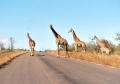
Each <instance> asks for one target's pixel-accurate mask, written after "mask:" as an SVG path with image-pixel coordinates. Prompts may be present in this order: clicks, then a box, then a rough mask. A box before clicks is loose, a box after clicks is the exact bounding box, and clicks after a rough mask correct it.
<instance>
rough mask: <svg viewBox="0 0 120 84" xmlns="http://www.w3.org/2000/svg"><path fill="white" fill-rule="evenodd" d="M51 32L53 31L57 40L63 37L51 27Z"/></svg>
mask: <svg viewBox="0 0 120 84" xmlns="http://www.w3.org/2000/svg"><path fill="white" fill-rule="evenodd" d="M51 30H52V32H53V34H54V36H55V38H56V39H57V38H59V37H61V36H60V35H59V34H58V33H57V32H56V31H55V30H54V29H53V27H51Z"/></svg>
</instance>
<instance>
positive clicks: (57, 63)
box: [0, 52, 120, 84]
mask: <svg viewBox="0 0 120 84" xmlns="http://www.w3.org/2000/svg"><path fill="white" fill-rule="evenodd" d="M0 84H120V70H119V69H114V68H110V67H106V66H102V65H97V64H94V63H89V62H85V61H80V60H75V59H71V58H63V57H61V58H56V56H55V55H52V54H48V53H43V52H42V53H35V56H34V57H30V56H29V53H27V54H24V55H21V56H19V57H17V58H16V59H14V60H12V61H11V62H10V63H9V64H8V65H5V66H4V67H2V68H1V69H0Z"/></svg>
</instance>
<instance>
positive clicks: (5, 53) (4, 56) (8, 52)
mask: <svg viewBox="0 0 120 84" xmlns="http://www.w3.org/2000/svg"><path fill="white" fill-rule="evenodd" d="M14 43H15V39H13V38H12V37H11V38H10V39H9V44H10V45H9V46H8V48H5V44H4V43H3V42H2V41H0V67H1V66H2V65H3V64H6V63H8V62H9V61H10V60H12V59H14V58H15V57H17V56H20V55H21V54H24V53H27V52H28V50H26V49H15V47H14Z"/></svg>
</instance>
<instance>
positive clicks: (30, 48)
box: [30, 48, 32, 56]
mask: <svg viewBox="0 0 120 84" xmlns="http://www.w3.org/2000/svg"><path fill="white" fill-rule="evenodd" d="M30 56H32V49H31V48H30Z"/></svg>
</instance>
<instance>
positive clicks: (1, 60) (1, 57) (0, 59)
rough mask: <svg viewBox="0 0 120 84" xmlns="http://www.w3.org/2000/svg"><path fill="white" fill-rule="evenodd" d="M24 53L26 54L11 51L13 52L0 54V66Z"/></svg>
mask: <svg viewBox="0 0 120 84" xmlns="http://www.w3.org/2000/svg"><path fill="white" fill-rule="evenodd" d="M24 53H27V52H26V51H13V52H6V53H1V54H0V66H1V65H3V64H5V63H7V62H8V61H10V60H12V59H13V58H15V57H17V56H19V55H21V54H24Z"/></svg>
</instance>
